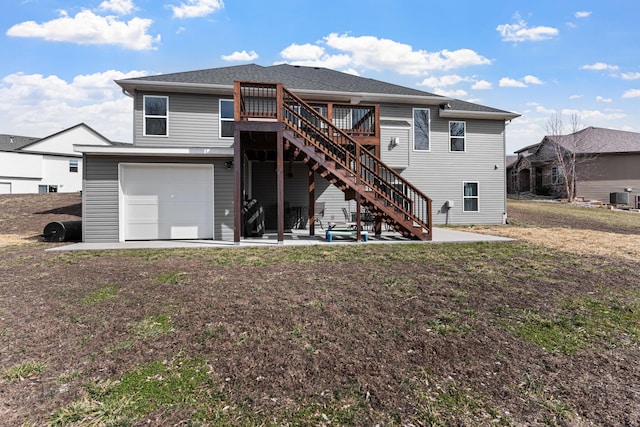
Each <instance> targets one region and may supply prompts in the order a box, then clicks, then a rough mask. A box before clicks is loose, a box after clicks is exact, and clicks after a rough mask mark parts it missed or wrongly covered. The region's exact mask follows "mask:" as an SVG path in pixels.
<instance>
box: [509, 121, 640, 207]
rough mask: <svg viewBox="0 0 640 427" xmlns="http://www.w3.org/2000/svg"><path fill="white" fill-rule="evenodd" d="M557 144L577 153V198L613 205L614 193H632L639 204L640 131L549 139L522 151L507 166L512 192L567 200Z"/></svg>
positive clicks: (590, 129) (631, 199)
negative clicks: (565, 198)
mask: <svg viewBox="0 0 640 427" xmlns="http://www.w3.org/2000/svg"><path fill="white" fill-rule="evenodd" d="M556 146H559V147H561V148H562V150H564V151H565V152H566V153H570V152H574V151H575V153H576V161H575V165H576V167H575V169H576V171H575V176H576V182H575V194H576V197H578V198H583V199H585V200H600V201H602V202H605V203H608V202H609V201H610V194H611V193H623V192H627V193H630V194H629V204H632V205H635V200H636V198H637V196H638V195H640V133H636V132H626V131H621V130H614V129H603V128H596V127H588V128H585V129H583V130H580V131H578V132H575V133H573V134H570V135H560V136H552V135H549V136H545V137H544V138H543V139H542V141H541V142H539V143H538V144H534V145H530V146H528V147H524V148H522V149H520V150H518V151H516V153H517V154H518V159H517V161H516V162H515V163H513V164H512V165H511V166H509V167H508V168H507V177H508V178H507V188H508V192H509V193H510V194H515V193H523V192H524V193H527V192H530V193H533V194H540V195H551V196H556V197H566V191H565V186H564V178H563V174H562V166H561V165H560V164H559V162H558V159H557V154H556V149H555V147H556Z"/></svg>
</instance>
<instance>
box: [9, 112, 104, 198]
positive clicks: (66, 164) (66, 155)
mask: <svg viewBox="0 0 640 427" xmlns="http://www.w3.org/2000/svg"><path fill="white" fill-rule="evenodd" d="M0 138H1V139H0V194H21V193H50V192H60V193H73V192H77V191H81V190H82V170H83V159H82V155H80V154H78V153H77V152H75V151H74V149H73V145H74V144H88V145H97V146H111V145H112V143H111V141H109V140H108V139H107V138H105V137H103V136H102V135H100V134H99V133H97V132H96V131H94V130H93V129H91V128H90V127H89V126H87V125H86V124H84V123H80V124H78V125H76V126H73V127H71V128H68V129H65V130H62V131H60V132H57V133H55V134H53V135H50V136H47V137H45V138H40V139H39V138H24V137H17V136H11V135H1V136H0Z"/></svg>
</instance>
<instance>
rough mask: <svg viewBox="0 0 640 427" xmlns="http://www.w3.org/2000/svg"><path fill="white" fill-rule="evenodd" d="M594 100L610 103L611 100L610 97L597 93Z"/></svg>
mask: <svg viewBox="0 0 640 427" xmlns="http://www.w3.org/2000/svg"><path fill="white" fill-rule="evenodd" d="M596 101H598V102H606V103H610V102H611V101H612V99H611V98H604V97H602V96H600V95H598V96H596Z"/></svg>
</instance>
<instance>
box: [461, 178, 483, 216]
mask: <svg viewBox="0 0 640 427" xmlns="http://www.w3.org/2000/svg"><path fill="white" fill-rule="evenodd" d="M462 199H463V203H462V211H463V212H478V210H479V205H480V203H479V202H480V197H479V196H478V183H477V182H463V183H462Z"/></svg>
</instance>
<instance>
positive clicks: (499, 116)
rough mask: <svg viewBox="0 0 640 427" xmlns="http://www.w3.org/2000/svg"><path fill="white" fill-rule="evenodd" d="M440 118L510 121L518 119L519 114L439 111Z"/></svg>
mask: <svg viewBox="0 0 640 427" xmlns="http://www.w3.org/2000/svg"><path fill="white" fill-rule="evenodd" d="M439 114H440V117H444V118H451V119H485V120H512V119H515V118H516V117H520V114H516V113H509V112H507V111H504V112H502V111H469V110H449V109H440V113H439Z"/></svg>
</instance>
